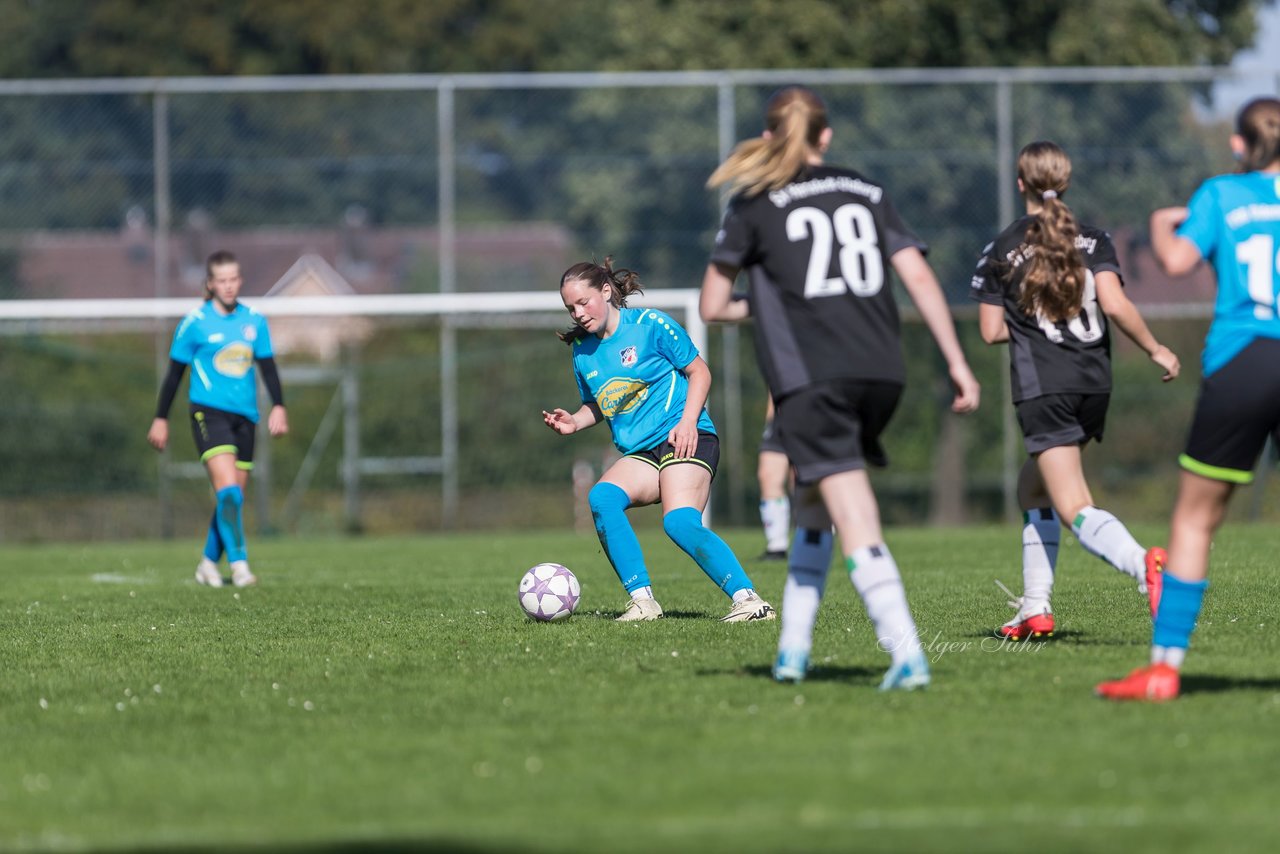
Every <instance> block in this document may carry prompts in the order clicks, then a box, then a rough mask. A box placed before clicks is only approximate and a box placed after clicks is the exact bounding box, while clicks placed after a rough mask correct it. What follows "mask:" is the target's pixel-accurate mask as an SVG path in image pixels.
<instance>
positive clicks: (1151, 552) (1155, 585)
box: [1147, 546, 1169, 620]
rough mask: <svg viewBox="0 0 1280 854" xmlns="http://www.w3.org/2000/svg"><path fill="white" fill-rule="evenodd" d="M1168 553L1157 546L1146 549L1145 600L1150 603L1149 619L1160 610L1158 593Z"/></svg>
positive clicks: (1162, 580)
mask: <svg viewBox="0 0 1280 854" xmlns="http://www.w3.org/2000/svg"><path fill="white" fill-rule="evenodd" d="M1168 562H1169V553H1168V552H1166V551H1165V550H1164V549H1162V548H1160V547H1159V546H1155V547H1153V548H1149V549H1147V601H1149V602H1150V603H1151V619H1153V620H1154V619H1155V618H1156V611H1159V610H1160V593H1161V591H1163V590H1164V567H1165V564H1167V563H1168Z"/></svg>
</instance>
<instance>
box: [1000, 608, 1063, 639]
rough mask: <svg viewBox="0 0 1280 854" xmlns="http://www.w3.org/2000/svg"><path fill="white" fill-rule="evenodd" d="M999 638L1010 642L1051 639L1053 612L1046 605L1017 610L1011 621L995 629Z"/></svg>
mask: <svg viewBox="0 0 1280 854" xmlns="http://www.w3.org/2000/svg"><path fill="white" fill-rule="evenodd" d="M997 632H998V633H999V635H1000V637H1002V638H1004V639H1006V640H1011V641H1022V640H1027V639H1028V638H1051V637H1053V612H1052V611H1050V610H1049V606H1048V604H1044V605H1039V606H1036V607H1034V608H1027V607H1025V606H1022V607H1019V608H1018V613H1017V615H1015V616H1014V618H1013V619H1012V620H1010V621H1009V622H1007V623H1005V624H1004V625H1003V626H1001V627H1000V628H999V629H997Z"/></svg>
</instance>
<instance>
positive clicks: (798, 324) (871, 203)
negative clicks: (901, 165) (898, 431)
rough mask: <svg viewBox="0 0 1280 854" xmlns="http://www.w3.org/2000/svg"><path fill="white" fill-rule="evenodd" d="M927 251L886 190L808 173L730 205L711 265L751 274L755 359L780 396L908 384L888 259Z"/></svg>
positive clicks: (825, 170) (847, 173) (827, 170)
mask: <svg viewBox="0 0 1280 854" xmlns="http://www.w3.org/2000/svg"><path fill="white" fill-rule="evenodd" d="M911 246H914V247H916V248H918V249H920V250H921V251H924V250H925V249H926V247H925V244H924V243H923V242H922V241H921V240H920V238H919V237H917V236H916V235H915V234H914V233H913V232H912V231H911V229H909V228H908V227H907V226H906V225H905V224H903V222H902V219H901V218H900V217H899V216H898V212H897V211H896V210H895V209H894V207H893V205H892V204H891V203H890V201H889V197H888V195H887V194H886V193H885V191H884V188H883V187H881V186H880V185H879V184H876V183H874V182H872V181H869V180H867V179H866V178H864V177H863V176H861V175H859V174H858V173H857V172H854V171H851V170H849V169H840V168H837V167H833V166H809V167H806V168H805V169H804V170H802V171H801V172H800V173H799V174H798V175H797V176H796V177H795V179H794V180H792V182H791V183H789V184H787V185H786V186H784V187H781V188H779V189H777V190H773V191H769V192H764V193H759V194H757V195H754V196H742V195H740V196H737V197H735V198H734V199H733V201H732V202H730V204H729V209H728V211H727V212H726V213H725V218H724V225H723V226H722V227H721V229H720V233H719V234H718V235H716V245H715V248H714V249H713V250H712V253H711V261H712V262H713V263H717V264H725V265H727V266H731V267H736V268H738V269H745V270H746V271H747V276H748V286H749V288H750V290H749V296H750V300H751V314H752V317H753V319H754V320H755V324H756V335H755V339H756V355H757V357H758V359H759V362H760V370H761V372H762V373H763V374H764V377H765V380H766V382H767V383H768V385H769V389H770V390H771V391H772V393H773V394H774V396H775V397H778V398H781V397H784V396H785V395H787V394H788V393H790V392H793V391H795V390H796V389H799V388H803V387H805V386H807V385H811V384H812V383H815V382H820V381H823V380H831V379H844V378H851V379H863V380H882V381H890V382H898V383H901V382H903V381H904V380H905V369H904V367H903V360H902V345H901V343H900V340H899V332H898V308H897V305H896V304H895V302H894V298H893V288H892V287H891V278H890V275H891V274H890V266H889V259H890V258H891V257H892V256H893V255H894V254H895V253H896V252H898V251H899V250H901V249H905V248H907V247H911Z"/></svg>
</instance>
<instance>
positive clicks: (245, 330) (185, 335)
mask: <svg viewBox="0 0 1280 854" xmlns="http://www.w3.org/2000/svg"><path fill="white" fill-rule="evenodd" d="M205 272H206V277H205V302H204V304H203V305H202V306H200V307H199V308H197V309H195V310H193V311H192V312H191V313H189V314H188V315H187V316H186V317H184V318H183V319H182V323H180V324H179V325H178V329H177V331H176V332H175V333H174V336H173V346H172V347H171V348H170V350H169V370H168V372H167V373H166V374H165V377H164V381H163V382H162V383H161V386H160V398H159V401H158V402H157V404H156V416H155V420H154V421H152V422H151V429H150V430H149V431H147V441H148V442H150V443H151V444H152V446H153V447H155V449H156V450H157V451H163V450H164V448H165V446H166V445H167V444H168V443H169V409H170V407H171V406H172V405H173V398H174V397H175V396H176V395H177V392H178V385H179V384H180V383H181V382H182V375H183V373H184V372H185V371H186V369H187V366H188V365H190V366H191V388H190V398H191V432H192V435H194V436H195V441H196V450H198V451H199V452H200V461H201V462H202V463H204V465H205V468H206V469H207V470H208V472H209V481H210V482H211V483H212V484H213V490H214V493H215V495H216V500H215V501H216V503H215V505H214V510H213V518H212V519H210V520H209V532H208V536H207V537H206V539H205V545H204V555H203V556H202V557H201V558H200V563H199V565H198V566H197V567H196V581H198V582H199V583H201V584H205V585H208V586H209V587H221V586H222V585H223V579H222V573H221V572H220V571H219V569H218V561H219V559H220V558H221V557H222V554H223V552H226V555H227V561H228V562H229V563H230V564H231V583H232V584H234V585H235V586H236V587H248V586H249V585H251V584H257V583H258V579H257V578H256V577H255V576H254V574H253V573H252V572H251V571H250V570H249V555H248V550H247V548H246V546H245V536H244V519H243V512H242V511H243V506H244V489H245V486H246V484H247V483H248V482H249V472H250V471H252V470H253V444H254V433H255V428H256V425H257V422H258V391H257V385H256V383H255V376H256V374H255V371H254V363H255V362H256V363H257V364H258V365H260V366H261V367H262V379H263V382H264V383H265V385H266V387H267V393H268V394H269V395H270V396H271V404H272V406H271V412H270V413H269V414H268V415H267V429H268V431H269V432H270V433H271V435H272V436H283V435H284V434H286V433H288V432H289V419H288V417H287V415H286V414H285V408H284V392H283V391H282V390H281V387H280V374H279V372H278V371H277V370H276V362H275V358H274V357H273V355H272V351H271V335H270V333H269V332H268V331H267V319H266V318H265V317H263V316H262V315H260V314H258V313H257V312H256V311H254V310H253V309H251V308H249V307H248V306H246V305H241V304H240V302H239V301H238V300H239V296H240V287H241V285H242V284H243V283H244V280H243V278H242V277H241V275H240V262H239V261H237V260H236V256H235V255H233V254H231V253H230V252H226V251H219V252H215V253H213V254H212V255H210V256H209V260H208V261H207V262H206V263H205Z"/></svg>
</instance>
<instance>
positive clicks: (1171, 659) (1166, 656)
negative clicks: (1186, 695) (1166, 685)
mask: <svg viewBox="0 0 1280 854" xmlns="http://www.w3.org/2000/svg"><path fill="white" fill-rule="evenodd" d="M1186 658H1187V650H1186V647H1180V646H1152V647H1151V663H1152V664H1167V665H1169V666H1170V667H1172V668H1173V669H1174V670H1181V669H1182V662H1183V661H1185V660H1186Z"/></svg>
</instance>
